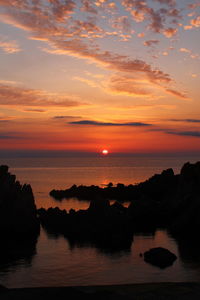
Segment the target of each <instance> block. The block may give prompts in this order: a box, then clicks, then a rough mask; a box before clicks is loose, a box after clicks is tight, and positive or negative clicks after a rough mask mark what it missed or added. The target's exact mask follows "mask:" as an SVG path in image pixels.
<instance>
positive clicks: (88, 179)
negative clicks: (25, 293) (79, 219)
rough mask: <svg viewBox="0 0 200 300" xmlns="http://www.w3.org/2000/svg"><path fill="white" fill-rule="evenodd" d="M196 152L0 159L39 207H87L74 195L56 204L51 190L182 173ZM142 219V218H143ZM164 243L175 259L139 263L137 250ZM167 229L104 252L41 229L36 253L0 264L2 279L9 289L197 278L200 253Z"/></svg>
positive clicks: (135, 237) (198, 275) (0, 278)
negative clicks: (161, 264) (164, 263)
mask: <svg viewBox="0 0 200 300" xmlns="http://www.w3.org/2000/svg"><path fill="white" fill-rule="evenodd" d="M198 160H200V156H195V157H194V156H187V157H184V156H174V157H173V156H168V157H164V156H162V157H152V156H127V157H111V156H107V157H101V156H100V157H66V158H16V159H6V158H2V159H0V164H7V165H9V166H10V172H11V173H13V174H15V175H17V179H18V180H20V182H21V183H30V184H31V186H32V188H33V192H34V196H35V200H36V205H37V207H38V208H40V207H45V208H48V207H51V206H52V207H56V206H58V207H60V208H62V209H64V208H65V209H66V210H69V209H70V208H74V209H76V210H78V209H82V208H84V209H85V208H87V207H88V205H89V204H88V202H83V201H81V202H79V201H78V200H76V199H70V200H64V201H62V202H56V201H55V200H53V199H52V198H50V197H49V195H48V194H49V191H50V190H51V189H53V188H55V189H65V188H68V187H70V186H71V185H73V184H77V185H80V184H84V185H91V184H97V185H105V184H107V183H109V182H113V183H114V184H116V183H119V182H120V183H125V184H131V183H132V184H133V183H137V182H141V181H143V180H145V179H147V178H149V177H150V176H152V175H154V174H155V173H160V172H161V171H162V170H164V169H166V168H173V169H174V171H175V173H179V172H180V168H181V167H182V165H183V164H184V163H185V162H187V161H190V162H196V161H198ZM144 222H145V220H144ZM157 246H159V247H166V248H168V249H169V250H171V251H172V252H174V253H175V254H176V255H177V256H178V260H177V261H176V262H175V263H174V264H173V266H172V267H169V268H167V269H165V270H160V269H158V268H156V267H153V266H151V265H149V264H147V263H145V262H144V261H143V258H142V257H140V255H139V254H140V253H141V252H142V253H143V252H144V251H146V250H148V249H149V248H151V247H157ZM189 251H190V249H189V250H188V251H187V249H185V245H184V246H183V245H179V244H177V243H176V241H175V240H174V239H173V238H172V237H170V236H169V235H168V234H167V233H166V232H165V231H162V230H158V231H157V232H156V233H155V235H154V236H144V235H137V236H134V241H133V244H132V248H131V251H130V252H119V253H115V254H111V253H103V252H101V251H100V250H98V249H96V248H94V247H89V246H87V247H74V248H72V247H71V246H70V244H69V243H68V241H67V240H66V239H65V238H64V237H61V236H57V237H55V236H53V235H49V234H47V233H46V232H45V231H44V230H41V234H40V237H39V239H38V242H37V244H36V251H35V252H34V251H33V255H32V256H31V257H30V258H29V259H23V258H22V259H19V260H17V261H15V263H7V264H4V265H3V266H1V265H0V283H1V284H4V285H6V286H8V287H30V286H58V285H59V286H62V285H93V284H120V283H139V282H158V281H199V279H200V252H198V251H197V252H198V253H199V254H198V253H195V255H193V256H191V255H188V252H189Z"/></svg>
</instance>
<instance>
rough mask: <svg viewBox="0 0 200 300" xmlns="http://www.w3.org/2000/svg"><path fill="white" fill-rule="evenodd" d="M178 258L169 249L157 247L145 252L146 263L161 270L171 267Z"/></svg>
mask: <svg viewBox="0 0 200 300" xmlns="http://www.w3.org/2000/svg"><path fill="white" fill-rule="evenodd" d="M176 259H177V256H176V255H175V254H173V253H172V252H170V251H169V250H168V249H165V248H161V247H157V248H152V249H150V250H148V251H146V252H144V261H146V262H148V263H150V264H152V265H154V266H157V267H159V268H161V269H164V268H167V267H169V266H171V265H172V264H173V263H174V261H175V260H176Z"/></svg>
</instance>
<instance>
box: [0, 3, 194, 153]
mask: <svg viewBox="0 0 200 300" xmlns="http://www.w3.org/2000/svg"><path fill="white" fill-rule="evenodd" d="M199 34H200V1H199V0H180V1H178V0H115V1H112V0H94V1H89V0H0V150H2V151H7V150H8V151H10V150H13V151H18V150H23V151H30V150H31V151H34V150H49V151H50V150H51V151H52V150H62V151H72V152H73V151H84V152H94V153H98V152H100V151H101V150H102V149H108V150H109V152H111V153H118V152H121V153H153V152H160V153H162V152H179V151H180V152H181V151H184V152H186V151H199V150H200V128H199V126H200V99H199V96H200V92H199V85H200V38H199V37H200V35H199Z"/></svg>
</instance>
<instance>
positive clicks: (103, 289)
mask: <svg viewBox="0 0 200 300" xmlns="http://www.w3.org/2000/svg"><path fill="white" fill-rule="evenodd" d="M0 298H1V300H14V299H20V300H25V299H29V300H32V299H34V300H35V299H37V300H43V299H56V300H61V299H62V300H63V299H70V300H75V299H77V300H83V299H87V300H90V299H91V300H93V299H95V300H130V299H132V300H136V299H137V300H138V299H139V300H147V299H149V300H150V299H151V300H161V299H162V300H177V299H181V300H186V299H188V300H189V299H190V300H197V299H198V300H199V299H200V283H195V282H179V283H144V284H127V285H108V286H85V287H47V288H42V287H40V288H22V289H7V290H3V289H2V290H1V291H0Z"/></svg>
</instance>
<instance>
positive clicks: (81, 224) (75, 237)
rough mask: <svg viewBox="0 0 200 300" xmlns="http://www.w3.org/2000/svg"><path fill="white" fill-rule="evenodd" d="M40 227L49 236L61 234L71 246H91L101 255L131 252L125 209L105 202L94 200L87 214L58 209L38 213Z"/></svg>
mask: <svg viewBox="0 0 200 300" xmlns="http://www.w3.org/2000/svg"><path fill="white" fill-rule="evenodd" d="M38 214H39V216H40V220H41V224H42V225H43V226H44V228H45V229H46V230H47V231H49V232H54V233H60V234H63V235H64V236H65V237H66V238H67V239H68V240H69V242H70V244H71V246H74V245H79V246H80V245H86V244H90V245H94V246H96V247H97V248H99V249H102V251H119V250H124V249H130V247H131V244H132V240H133V232H132V229H131V227H130V224H129V218H128V215H127V209H125V208H122V207H121V206H120V205H118V204H114V205H110V203H109V201H108V200H105V199H99V198H97V199H94V200H92V201H91V203H90V206H89V208H88V209H87V210H79V211H77V212H75V211H74V210H70V211H69V213H67V212H66V211H65V210H60V209H59V208H49V209H48V210H45V209H43V208H42V209H39V210H38Z"/></svg>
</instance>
